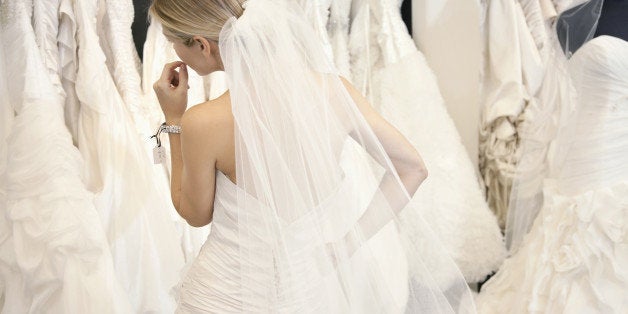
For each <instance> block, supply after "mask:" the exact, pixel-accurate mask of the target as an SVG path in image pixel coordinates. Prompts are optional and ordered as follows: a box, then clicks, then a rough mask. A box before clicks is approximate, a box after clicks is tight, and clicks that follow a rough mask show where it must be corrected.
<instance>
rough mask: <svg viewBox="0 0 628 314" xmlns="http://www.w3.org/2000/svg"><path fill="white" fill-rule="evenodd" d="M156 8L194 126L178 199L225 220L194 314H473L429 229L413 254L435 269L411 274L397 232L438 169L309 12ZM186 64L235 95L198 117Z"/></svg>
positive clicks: (175, 145)
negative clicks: (321, 36) (357, 83)
mask: <svg viewBox="0 0 628 314" xmlns="http://www.w3.org/2000/svg"><path fill="white" fill-rule="evenodd" d="M150 12H151V15H152V16H153V17H154V18H156V19H158V20H159V21H160V22H161V23H162V25H163V29H164V34H165V35H166V37H168V38H169V40H170V41H172V43H173V45H174V48H175V51H176V52H177V54H178V55H179V57H180V58H181V60H182V61H180V62H173V63H169V64H166V65H165V67H164V70H163V74H162V76H161V78H160V79H159V80H158V81H157V82H156V83H155V84H154V89H155V92H156V93H157V96H158V99H159V102H160V105H161V108H162V110H163V112H164V115H165V117H166V124H167V125H170V126H175V127H174V128H175V129H176V126H180V127H181V133H180V134H177V133H170V146H171V151H172V158H171V160H172V182H171V185H172V187H171V189H172V193H171V196H172V201H173V203H174V205H175V207H176V209H177V211H178V212H179V214H180V215H181V216H182V217H183V218H185V219H186V221H187V222H188V223H189V224H191V225H193V226H204V225H207V224H208V223H210V222H213V224H212V233H211V234H210V236H209V238H208V240H207V242H206V243H205V245H204V247H203V249H202V250H201V252H200V254H199V257H198V258H197V260H196V261H195V263H194V265H193V266H192V267H191V269H190V271H189V272H188V274H187V276H186V277H185V279H184V280H183V282H182V287H181V291H180V299H179V310H180V311H181V312H195V311H199V312H221V313H224V312H288V313H292V312H299V313H301V312H318V313H321V312H322V313H330V312H331V313H340V312H342V313H347V312H359V313H364V312H401V311H412V312H414V311H424V312H425V311H429V312H446V311H451V312H454V311H466V310H470V311H473V304H472V301H471V298H470V295H469V292H468V290H467V288H466V285H465V284H464V281H463V279H462V278H461V276H460V274H459V272H458V271H457V269H456V267H455V265H454V264H453V263H452V262H451V261H450V260H449V259H448V258H447V257H446V256H445V255H443V253H440V252H439V251H438V244H437V241H436V240H434V239H432V238H430V236H431V234H430V233H429V228H428V227H427V226H425V228H424V229H425V235H426V236H425V241H424V243H420V245H421V250H420V254H416V255H414V256H420V255H423V256H425V255H428V256H429V259H422V258H419V259H418V260H415V259H413V258H415V257H413V255H412V254H413V253H412V252H409V253H410V254H408V257H409V258H410V262H413V263H423V265H424V267H423V269H424V270H425V271H424V272H421V273H420V274H417V273H411V274H408V273H407V271H406V269H407V265H406V264H405V263H406V258H405V255H404V252H402V251H401V246H400V245H399V243H400V239H399V236H398V232H397V229H396V226H395V224H394V222H395V217H396V214H398V212H399V211H400V210H401V209H402V208H403V207H404V206H405V205H406V204H407V203H408V200H409V196H410V194H413V193H414V192H415V191H416V190H417V188H418V187H419V185H420V184H421V182H422V181H423V180H424V179H425V177H426V175H427V171H426V170H425V167H424V165H423V162H422V160H421V157H420V156H419V154H418V153H417V152H416V150H414V148H413V147H412V146H411V145H410V144H409V143H408V141H407V140H406V139H405V138H404V137H403V136H402V135H401V134H400V133H399V132H398V131H397V130H396V129H395V128H394V127H392V126H391V125H390V124H388V123H387V122H386V121H385V120H383V119H382V118H381V116H379V115H378V114H377V113H376V112H375V111H374V110H373V109H372V108H371V106H370V105H369V104H368V103H367V101H366V100H365V99H364V98H363V97H362V96H361V95H360V94H359V93H358V92H357V91H356V90H355V89H354V88H353V87H352V86H351V85H350V84H349V83H348V82H347V81H346V80H344V79H342V78H339V77H338V76H337V74H335V73H336V71H335V69H334V68H333V66H332V65H331V64H330V62H329V61H328V60H327V58H326V56H325V54H324V52H323V48H322V45H321V44H320V43H318V42H317V41H316V40H315V39H314V38H316V37H315V34H314V32H313V31H312V30H311V29H310V27H309V26H308V25H307V24H306V23H305V22H304V20H305V19H304V17H303V15H302V14H300V13H299V9H298V8H296V7H294V6H293V5H292V4H289V3H288V2H287V1H270V0H252V1H249V2H247V3H242V1H239V0H225V1H212V0H204V1H195V0H177V1H174V0H156V1H154V3H153V5H152V6H151V9H150ZM188 66H189V67H191V68H192V69H193V70H195V71H196V72H197V73H199V74H200V75H207V74H209V73H211V72H214V71H221V70H224V71H225V72H226V76H227V82H228V87H229V91H228V92H226V93H225V94H224V95H222V96H220V97H218V98H217V99H215V100H212V101H209V102H206V103H203V104H200V105H197V106H195V107H193V108H191V109H190V110H187V111H186V106H187V99H186V95H187V78H188V72H187V71H188V69H187V67H188ZM177 70H178V71H177ZM366 152H367V153H368V156H367V154H366ZM443 291H447V292H443Z"/></svg>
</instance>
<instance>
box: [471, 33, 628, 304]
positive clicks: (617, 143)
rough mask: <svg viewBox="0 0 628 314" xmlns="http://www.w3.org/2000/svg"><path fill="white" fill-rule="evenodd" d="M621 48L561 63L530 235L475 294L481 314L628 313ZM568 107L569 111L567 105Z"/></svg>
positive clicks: (626, 117) (627, 51)
mask: <svg viewBox="0 0 628 314" xmlns="http://www.w3.org/2000/svg"><path fill="white" fill-rule="evenodd" d="M626 56H628V42H626V41H623V40H621V39H618V38H614V37H610V36H601V37H598V38H595V39H592V40H591V41H589V42H588V43H586V44H585V45H584V46H582V47H581V48H580V49H579V50H578V51H577V52H576V53H575V54H574V56H573V57H572V59H570V60H569V62H568V74H567V75H565V76H564V77H563V79H562V81H567V82H569V78H571V81H572V82H573V89H572V93H575V94H572V97H573V98H571V100H567V101H564V102H563V103H562V104H560V106H561V108H560V112H561V116H562V118H560V119H559V121H561V122H563V123H564V124H563V125H561V128H560V130H559V132H560V133H559V136H558V137H557V139H556V141H555V142H553V143H552V148H551V149H550V155H549V157H550V173H551V174H553V175H552V176H550V178H547V179H546V180H545V181H544V182H543V202H542V204H541V206H542V208H541V209H540V212H539V213H538V215H537V217H536V220H534V224H533V226H532V228H531V231H530V232H529V233H528V234H527V235H526V236H525V237H524V238H523V241H522V244H521V246H520V247H519V248H518V250H517V251H516V253H515V255H513V256H512V257H510V258H509V259H507V260H506V261H505V262H504V264H503V266H502V267H501V269H500V270H499V272H498V273H497V274H496V275H495V276H494V277H493V278H491V280H489V281H488V282H487V283H486V285H485V286H484V287H483V289H482V292H481V293H480V296H479V298H478V306H479V307H480V309H481V310H482V312H486V313H493V312H494V313H504V312H511V313H512V312H513V311H516V312H521V313H527V312H544V313H582V312H587V313H624V312H625V311H626V308H628V298H627V297H626V296H627V295H628V271H627V269H626V267H625V266H626V265H628V180H627V178H628V167H627V166H626V165H627V164H628V160H627V158H626V156H627V154H628V62H627V60H628V59H627V58H626ZM571 101H573V103H574V105H571Z"/></svg>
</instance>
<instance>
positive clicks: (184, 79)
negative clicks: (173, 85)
mask: <svg viewBox="0 0 628 314" xmlns="http://www.w3.org/2000/svg"><path fill="white" fill-rule="evenodd" d="M178 74H179V77H178V79H179V84H177V86H183V87H185V88H188V66H187V65H186V64H185V63H182V64H181V66H180V67H179V73H178Z"/></svg>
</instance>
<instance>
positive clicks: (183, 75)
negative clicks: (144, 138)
mask: <svg viewBox="0 0 628 314" xmlns="http://www.w3.org/2000/svg"><path fill="white" fill-rule="evenodd" d="M177 68H179V72H177V71H176V69H177ZM187 81H188V75H187V67H186V66H185V64H183V62H180V61H178V62H172V63H168V64H166V65H165V67H164V70H163V73H162V76H161V77H160V79H159V80H158V81H157V82H155V84H154V85H153V89H154V90H155V93H156V94H157V98H158V99H159V104H160V106H161V108H162V111H163V112H164V115H165V117H166V124H168V125H181V134H169V137H170V153H171V163H172V164H171V166H172V174H171V182H170V196H171V198H172V203H173V204H174V207H175V208H176V210H177V212H178V213H179V215H181V217H183V219H185V220H186V221H187V222H188V224H190V225H192V226H194V227H201V226H205V225H207V224H209V223H210V222H211V220H212V217H213V204H214V192H215V184H216V182H215V180H216V177H215V163H216V158H215V156H216V154H215V152H214V151H213V150H212V147H214V146H213V145H209V143H211V142H212V134H215V132H213V130H212V129H213V128H214V127H215V124H213V123H207V122H208V121H204V119H205V118H207V117H206V116H205V115H203V114H202V113H201V112H199V110H196V108H192V109H190V110H188V111H186V110H185V109H186V108H187V89H188V85H187Z"/></svg>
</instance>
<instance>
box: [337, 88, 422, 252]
mask: <svg viewBox="0 0 628 314" xmlns="http://www.w3.org/2000/svg"><path fill="white" fill-rule="evenodd" d="M341 79H342V82H343V84H344V85H345V87H346V89H347V91H348V92H349V94H350V95H351V97H352V98H353V100H354V102H355V103H356V105H357V107H358V109H359V111H360V113H362V115H363V116H364V118H365V120H366V122H367V123H368V125H369V126H370V127H371V129H372V130H373V132H374V133H375V136H377V139H378V140H379V142H380V143H381V144H382V147H383V148H384V151H385V152H386V154H387V155H388V157H389V158H390V160H391V162H392V164H393V166H394V167H395V170H396V172H397V174H398V175H399V179H400V180H401V183H402V184H403V186H404V187H405V189H406V192H407V194H406V193H404V191H402V189H400V187H399V182H398V181H397V178H396V177H395V174H394V173H392V172H390V171H387V172H386V173H385V174H384V176H383V177H382V179H381V181H380V184H379V191H380V192H381V193H376V194H375V195H374V196H373V199H372V200H371V203H370V204H369V205H368V207H367V208H366V210H365V211H364V213H363V214H362V216H361V217H360V218H359V220H358V222H357V224H356V226H355V227H354V228H352V229H351V230H350V231H349V232H348V233H347V234H345V236H344V237H343V239H342V241H341V243H343V246H344V247H345V248H346V250H347V253H348V254H349V256H351V255H352V254H353V253H354V252H355V251H356V250H357V249H358V248H359V247H360V246H361V244H362V243H364V242H366V241H367V240H368V239H370V238H371V237H373V236H374V235H375V234H377V232H379V230H381V228H383V227H384V226H386V225H387V224H389V223H390V222H391V221H394V220H395V216H396V215H398V214H399V212H400V211H401V210H402V209H403V208H405V206H406V205H407V204H408V202H409V201H410V198H411V197H412V196H413V195H414V193H415V192H416V190H417V189H418V188H419V185H421V183H422V182H423V181H424V180H425V179H426V178H427V169H426V168H425V165H424V163H423V160H422V159H421V156H420V155H419V153H418V152H417V151H416V149H414V147H413V146H412V144H410V142H408V140H407V139H406V138H405V137H404V136H403V135H402V134H401V133H400V132H399V131H398V130H397V129H396V128H395V127H393V126H392V125H391V124H390V123H388V122H387V121H386V120H384V118H382V116H381V115H379V113H377V111H375V110H374V109H373V107H371V105H370V104H369V103H368V101H367V100H366V99H365V98H364V96H362V94H361V93H360V92H359V91H357V90H356V89H355V88H354V87H353V85H351V83H349V82H348V81H346V80H345V79H344V78H341ZM352 136H353V137H355V136H356V135H355V134H352ZM365 149H366V150H367V151H368V152H369V153H370V154H371V155H372V156H373V157H374V158H376V159H379V156H380V155H381V154H380V152H379V151H369V150H372V149H373V147H369V146H368V145H367V147H365ZM380 162H382V161H380ZM382 204H388V206H389V208H390V210H386V209H385V208H382Z"/></svg>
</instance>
